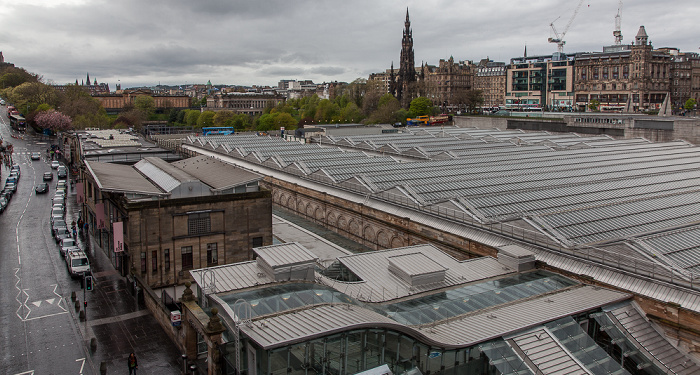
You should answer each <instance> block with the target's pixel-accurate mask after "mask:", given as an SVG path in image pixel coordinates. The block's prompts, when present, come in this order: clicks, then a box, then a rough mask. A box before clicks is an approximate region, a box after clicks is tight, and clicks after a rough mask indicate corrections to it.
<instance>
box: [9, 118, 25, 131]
mask: <svg viewBox="0 0 700 375" xmlns="http://www.w3.org/2000/svg"><path fill="white" fill-rule="evenodd" d="M9 117H10V126H11V127H12V129H15V130H17V131H25V130H26V129H27V121H25V120H24V117H22V115H10V116H9Z"/></svg>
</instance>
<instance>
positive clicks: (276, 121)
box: [255, 112, 297, 131]
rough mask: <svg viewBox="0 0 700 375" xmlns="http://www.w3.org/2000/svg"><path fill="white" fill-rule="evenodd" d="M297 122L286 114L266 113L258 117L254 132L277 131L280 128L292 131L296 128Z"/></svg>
mask: <svg viewBox="0 0 700 375" xmlns="http://www.w3.org/2000/svg"><path fill="white" fill-rule="evenodd" d="M296 124H297V120H295V119H294V118H293V117H292V115H291V114H289V113H286V112H274V113H266V114H263V115H262V116H260V117H259V118H258V119H257V121H256V124H255V130H257V131H268V130H279V129H280V127H284V128H285V130H290V129H294V128H295V127H296Z"/></svg>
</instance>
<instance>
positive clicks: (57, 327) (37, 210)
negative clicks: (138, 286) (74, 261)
mask: <svg viewBox="0 0 700 375" xmlns="http://www.w3.org/2000/svg"><path fill="white" fill-rule="evenodd" d="M0 108H1V109H2V111H3V113H2V116H0V119H2V123H1V124H0V135H1V136H2V138H3V141H4V143H5V144H6V143H8V142H10V143H12V145H13V146H14V154H13V161H14V162H15V163H17V164H19V165H20V168H21V169H20V170H21V177H20V180H19V183H18V186H17V192H16V193H15V194H14V196H13V197H12V200H11V201H10V203H9V204H8V207H7V209H6V210H5V212H3V213H2V214H0V228H1V229H0V249H2V251H0V275H1V276H0V277H1V280H2V285H3V288H2V293H0V327H2V328H1V329H2V333H1V334H0V337H1V338H0V340H2V342H0V347H2V348H3V350H2V361H1V364H0V372H1V373H3V374H34V373H36V374H90V373H92V371H91V370H89V368H90V366H88V365H87V364H86V360H87V358H88V355H87V352H86V350H85V345H84V342H83V338H82V337H81V334H80V331H79V330H78V329H77V326H76V324H75V322H74V320H73V316H72V315H71V313H70V311H69V310H68V309H69V308H73V304H72V303H70V298H68V300H66V298H64V296H70V294H71V292H72V291H76V293H78V292H81V289H80V283H79V282H78V281H75V280H72V279H71V278H70V276H69V274H68V272H67V271H66V265H65V263H64V261H63V259H62V258H61V256H60V252H59V250H58V247H57V245H56V243H55V241H54V239H53V237H52V236H51V229H50V224H49V211H50V208H51V198H52V197H53V194H54V192H55V185H56V184H55V182H56V181H55V180H54V181H51V183H50V184H49V185H50V190H49V193H48V194H42V195H35V193H34V186H35V185H36V184H38V183H41V182H43V181H42V175H43V173H44V172H47V171H51V167H50V166H49V164H48V163H47V162H46V149H47V147H49V144H48V143H47V140H46V139H43V137H41V136H39V135H26V139H17V138H12V136H11V133H12V132H13V131H12V130H11V129H10V127H9V125H8V121H7V118H6V117H5V113H4V111H5V107H4V106H3V107H0ZM32 151H38V152H41V155H42V160H35V161H32V160H31V159H30V153H31V152H32ZM7 174H8V169H7V167H6V166H3V167H2V181H3V184H4V180H5V178H6V177H7ZM79 295H80V296H81V297H82V293H79Z"/></svg>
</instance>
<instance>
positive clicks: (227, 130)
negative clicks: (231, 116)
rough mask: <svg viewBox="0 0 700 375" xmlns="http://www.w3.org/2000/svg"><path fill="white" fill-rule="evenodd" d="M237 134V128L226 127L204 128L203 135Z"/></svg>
mask: <svg viewBox="0 0 700 375" xmlns="http://www.w3.org/2000/svg"><path fill="white" fill-rule="evenodd" d="M235 132H236V129H235V128H231V127H225V126H219V127H210V128H202V135H230V134H234V133H235Z"/></svg>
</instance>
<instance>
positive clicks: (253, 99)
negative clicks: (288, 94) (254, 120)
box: [207, 92, 285, 116]
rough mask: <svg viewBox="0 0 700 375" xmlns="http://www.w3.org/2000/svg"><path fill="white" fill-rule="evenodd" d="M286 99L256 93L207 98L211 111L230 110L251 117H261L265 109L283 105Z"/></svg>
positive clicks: (238, 93)
mask: <svg viewBox="0 0 700 375" xmlns="http://www.w3.org/2000/svg"><path fill="white" fill-rule="evenodd" d="M284 101H285V98H284V96H283V95H279V94H261V93H255V92H232V93H225V94H224V93H217V94H214V95H212V96H210V97H208V98H207V108H209V109H212V108H213V109H229V110H234V111H236V112H238V113H244V114H246V115H250V116H257V115H261V114H262V113H263V111H264V110H265V108H267V107H274V106H276V105H278V104H279V103H283V102H284Z"/></svg>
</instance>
